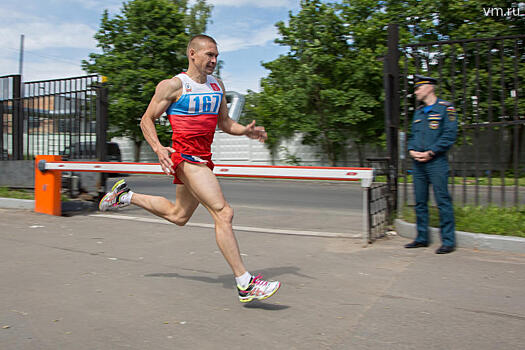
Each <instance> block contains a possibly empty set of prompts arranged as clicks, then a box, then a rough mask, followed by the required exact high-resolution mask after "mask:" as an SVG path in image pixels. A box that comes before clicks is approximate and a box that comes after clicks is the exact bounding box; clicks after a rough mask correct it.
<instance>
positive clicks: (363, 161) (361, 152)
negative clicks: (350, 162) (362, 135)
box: [355, 142, 365, 168]
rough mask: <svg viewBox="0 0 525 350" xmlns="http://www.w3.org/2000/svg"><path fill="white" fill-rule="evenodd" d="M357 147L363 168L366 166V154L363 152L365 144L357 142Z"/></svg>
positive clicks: (360, 164)
mask: <svg viewBox="0 0 525 350" xmlns="http://www.w3.org/2000/svg"><path fill="white" fill-rule="evenodd" d="M355 147H356V149H357V158H358V159H359V166H360V167H361V168H362V167H364V166H365V159H364V157H365V155H364V154H363V145H361V144H360V143H357V142H355Z"/></svg>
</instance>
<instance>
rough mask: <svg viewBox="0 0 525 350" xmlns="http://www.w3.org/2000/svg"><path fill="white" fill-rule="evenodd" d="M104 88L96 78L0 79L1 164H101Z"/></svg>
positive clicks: (14, 76)
mask: <svg viewBox="0 0 525 350" xmlns="http://www.w3.org/2000/svg"><path fill="white" fill-rule="evenodd" d="M106 129H107V89H106V88H105V87H104V86H103V84H102V82H101V79H100V77H99V76H96V75H89V76H83V77H74V78H67V79H56V80H43V81H33V82H25V83H22V82H21V77H20V75H10V76H3V77H0V150H1V153H0V160H22V159H33V158H34V157H35V156H36V155H38V154H61V155H64V156H67V157H70V158H83V159H84V158H85V159H95V158H98V159H100V160H104V159H105V153H106V151H105V149H106Z"/></svg>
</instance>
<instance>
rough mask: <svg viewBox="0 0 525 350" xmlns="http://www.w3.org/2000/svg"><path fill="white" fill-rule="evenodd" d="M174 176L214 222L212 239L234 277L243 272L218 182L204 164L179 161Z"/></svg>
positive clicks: (229, 214) (230, 216)
mask: <svg viewBox="0 0 525 350" xmlns="http://www.w3.org/2000/svg"><path fill="white" fill-rule="evenodd" d="M176 171H177V177H178V178H179V179H181V180H182V182H184V184H185V186H186V187H187V189H188V190H189V191H190V192H191V193H192V194H193V196H194V197H195V198H196V199H197V200H198V201H199V202H200V203H201V204H202V205H203V206H204V207H205V208H206V209H208V211H209V212H210V214H211V216H212V218H213V220H214V221H215V239H216V241H217V245H218V246H219V249H220V250H221V252H222V254H223V256H224V258H225V259H226V261H227V262H228V264H229V265H230V267H231V269H232V271H233V273H234V275H235V276H236V277H238V276H241V275H242V274H243V273H245V272H246V268H245V266H244V263H243V261H242V258H241V253H240V251H239V245H238V243H237V239H236V238H235V234H234V233H233V228H232V221H233V209H232V208H231V207H230V205H229V204H228V203H227V202H226V200H225V199H224V195H223V193H222V190H221V187H220V185H219V181H217V178H216V177H215V175H214V174H213V172H212V171H211V170H210V168H208V167H207V166H206V165H202V164H192V163H188V162H182V163H181V164H180V165H179V166H178V167H177V170H176Z"/></svg>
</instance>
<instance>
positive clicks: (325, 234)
mask: <svg viewBox="0 0 525 350" xmlns="http://www.w3.org/2000/svg"><path fill="white" fill-rule="evenodd" d="M89 216H94V217H100V218H109V219H118V220H134V221H140V222H151V223H156V224H166V225H173V224H172V223H171V222H168V221H166V220H162V219H156V218H147V217H140V216H130V215H119V214H91V215H89ZM186 226H189V227H204V228H211V229H213V228H215V225H213V224H202V223H196V222H194V223H193V222H188V223H187V224H186ZM233 229H234V230H235V231H248V232H261V233H274V234H281V235H295V236H313V237H337V238H362V235H361V234H355V233H342V232H321V231H302V230H301V231H298V230H280V229H274V228H265V227H250V226H233Z"/></svg>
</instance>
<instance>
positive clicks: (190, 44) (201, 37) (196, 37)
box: [186, 34, 217, 54]
mask: <svg viewBox="0 0 525 350" xmlns="http://www.w3.org/2000/svg"><path fill="white" fill-rule="evenodd" d="M200 40H205V41H209V42H212V43H214V44H215V45H217V42H216V41H215V39H213V38H212V37H211V36H209V35H206V34H197V35H194V36H193V37H192V38H191V39H190V41H189V42H188V47H187V48H186V53H188V54H189V52H190V48H192V47H193V48H195V47H194V45H195V42H196V41H200Z"/></svg>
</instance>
